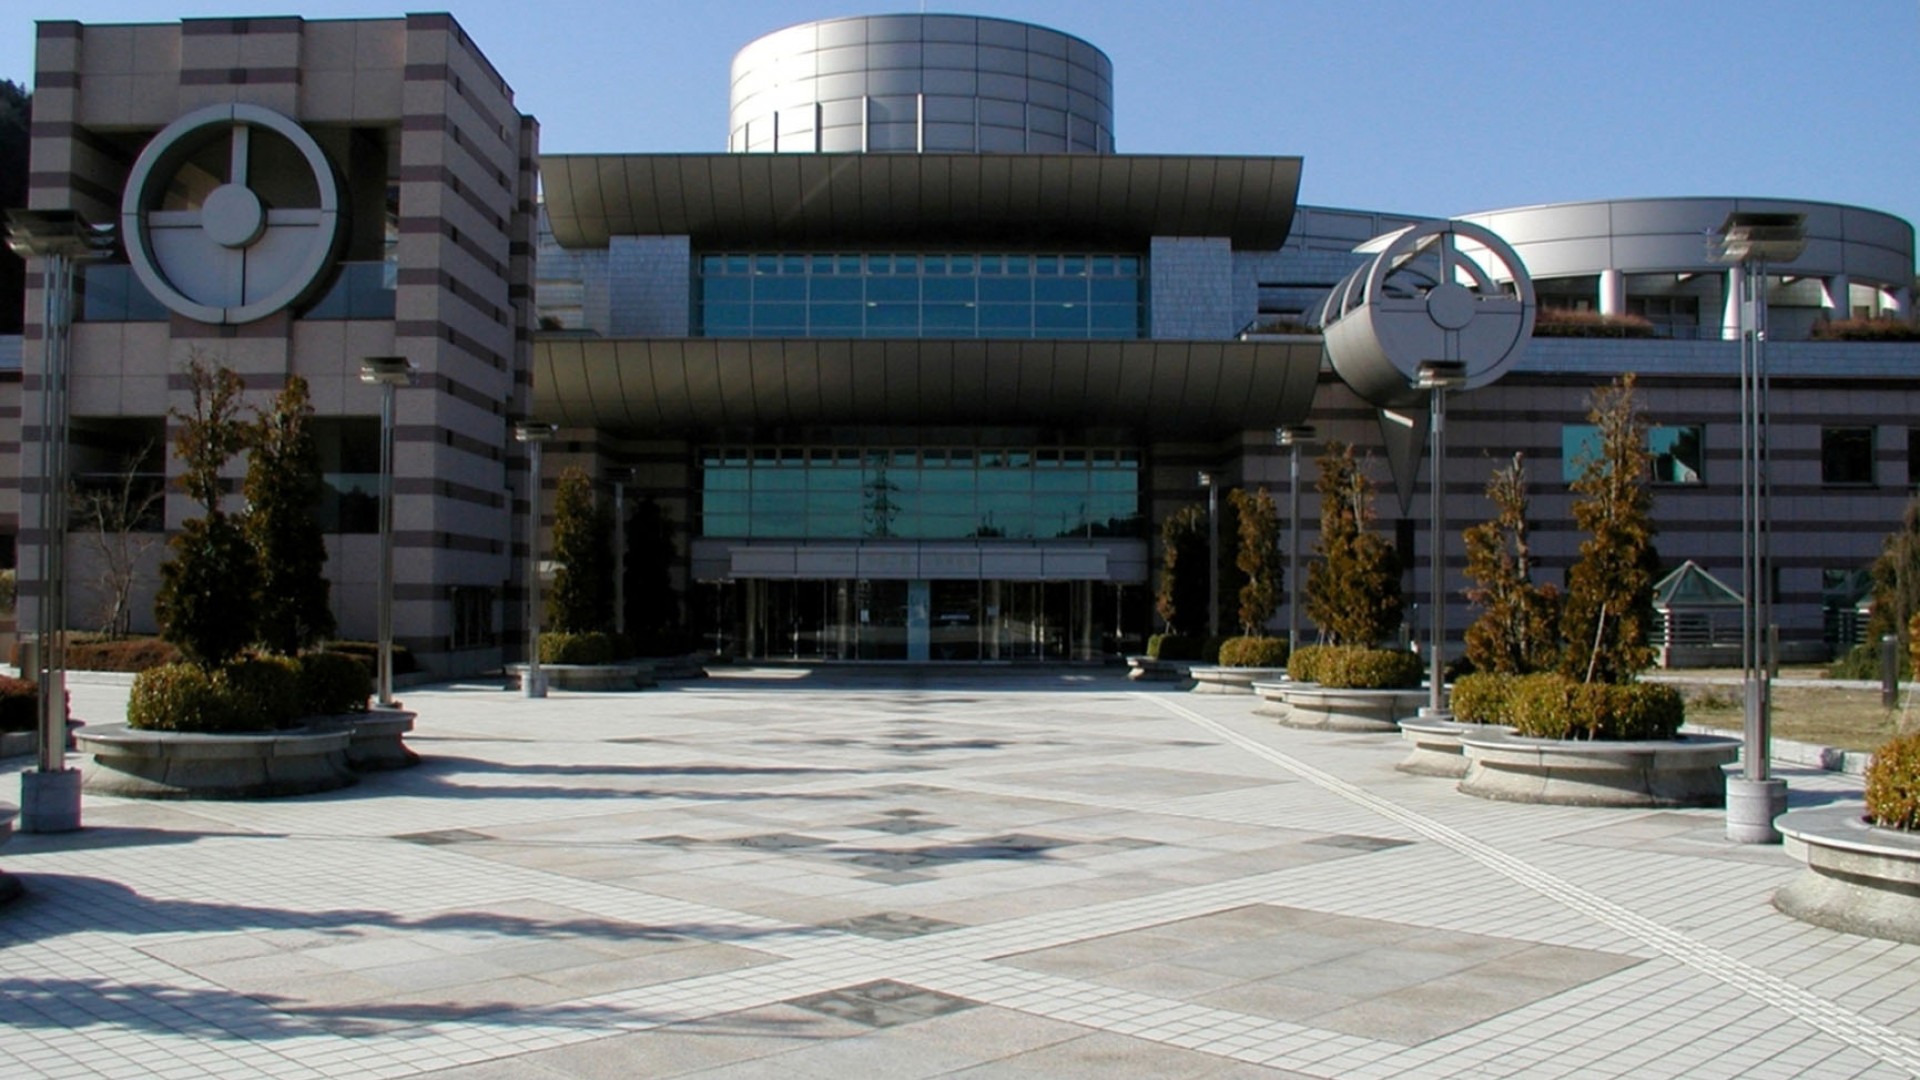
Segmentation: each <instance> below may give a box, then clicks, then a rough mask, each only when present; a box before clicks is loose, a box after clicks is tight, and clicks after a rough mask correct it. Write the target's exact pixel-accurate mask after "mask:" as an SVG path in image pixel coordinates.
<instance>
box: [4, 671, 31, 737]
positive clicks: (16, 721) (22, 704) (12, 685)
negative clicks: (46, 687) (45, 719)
mask: <svg viewBox="0 0 1920 1080" xmlns="http://www.w3.org/2000/svg"><path fill="white" fill-rule="evenodd" d="M39 726H40V684H39V683H36V682H34V681H33V680H32V679H16V678H14V677H12V676H11V675H0V731H33V730H35V729H37V728H38V727H39Z"/></svg>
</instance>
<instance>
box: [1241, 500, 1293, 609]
mask: <svg viewBox="0 0 1920 1080" xmlns="http://www.w3.org/2000/svg"><path fill="white" fill-rule="evenodd" d="M1227 501H1228V502H1230V503H1232V504H1233V509H1234V513H1235V515H1236V516H1237V517H1238V524H1239V529H1238V531H1239V534H1240V547H1239V551H1238V552H1237V554H1236V555H1235V557H1234V566H1235V567H1236V568H1238V569H1239V571H1240V572H1241V573H1242V574H1244V575H1246V581H1245V583H1244V584H1242V585H1241V586H1240V597H1239V599H1240V632H1241V633H1243V634H1247V635H1250V636H1252V635H1263V634H1265V632H1266V627H1267V620H1269V619H1271V618H1273V614H1274V612H1276V611H1279V610H1280V594H1281V590H1282V589H1283V588H1284V587H1285V585H1286V568H1285V566H1284V564H1283V563H1282V562H1281V561H1280V512H1279V510H1277V509H1276V508H1275V507H1274V505H1273V496H1271V495H1269V494H1267V489H1266V488H1260V489H1258V490H1257V491H1253V492H1247V491H1245V490H1242V489H1240V488H1235V489H1233V491H1232V492H1231V493H1229V494H1228V496H1227Z"/></svg>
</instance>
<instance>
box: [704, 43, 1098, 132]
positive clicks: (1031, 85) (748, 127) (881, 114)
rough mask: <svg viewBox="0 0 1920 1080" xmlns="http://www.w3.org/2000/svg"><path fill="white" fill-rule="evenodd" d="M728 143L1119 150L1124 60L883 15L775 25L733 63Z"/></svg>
mask: <svg viewBox="0 0 1920 1080" xmlns="http://www.w3.org/2000/svg"><path fill="white" fill-rule="evenodd" d="M731 101H732V109H731V113H730V116H729V120H728V127H729V132H728V136H727V149H729V150H731V151H734V152H736V153H739V152H779V153H832V152H875V153H881V152H893V153H916V152H930V153H1069V152H1071V153H1090V154H1111V153H1113V63H1112V61H1110V60H1108V59H1107V55H1106V54H1105V53H1103V52H1101V51H1100V50H1099V49H1096V48H1094V47H1093V46H1092V45H1089V44H1088V43H1086V42H1085V41H1082V40H1080V39H1079V38H1077V37H1073V36H1071V35H1068V34H1063V33H1060V32H1059V31H1058V30H1049V29H1047V28H1045V27H1042V26H1032V25H1029V24H1027V23H1020V22H1012V21H1010V20H1007V19H983V18H975V17H973V16H967V15H875V16H865V17H854V18H845V19H829V20H826V21H824V22H811V23H803V24H801V25H799V26H790V27H788V28H787V29H785V30H777V31H775V32H773V33H771V34H768V35H767V36H765V37H763V38H760V39H758V40H757V41H754V42H752V43H751V44H749V45H748V46H747V47H746V48H744V49H741V50H740V51H739V53H737V54H735V56H734V58H733V93H732V98H731Z"/></svg>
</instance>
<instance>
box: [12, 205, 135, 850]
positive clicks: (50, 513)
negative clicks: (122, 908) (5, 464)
mask: <svg viewBox="0 0 1920 1080" xmlns="http://www.w3.org/2000/svg"><path fill="white" fill-rule="evenodd" d="M113 245H114V229H113V227H112V226H110V225H109V226H99V225H93V224H90V223H89V222H88V221H87V220H86V219H84V218H82V217H81V216H80V215H79V214H77V213H75V212H74V211H72V210H9V211H7V246H8V247H9V248H11V249H13V252H14V254H16V255H19V256H20V257H21V258H22V259H35V258H37V259H40V260H41V273H40V298H41V318H40V331H41V333H40V343H41V348H40V439H39V443H40V470H39V477H38V480H39V496H40V500H39V505H40V513H39V520H38V525H39V530H40V544H39V559H38V565H37V567H36V571H37V572H38V574H39V578H40V581H39V585H40V593H39V597H38V602H37V604H36V605H35V608H34V617H35V625H34V629H35V633H36V640H35V646H34V650H33V656H34V667H35V672H34V676H35V679H36V681H37V682H38V683H39V686H40V694H39V698H38V702H37V704H38V706H39V715H38V718H37V723H36V729H37V733H38V738H37V746H38V762H37V765H38V767H37V768H35V769H33V770H30V771H27V772H23V773H21V774H20V819H19V827H20V830H21V831H22V832H70V831H72V830H74V829H78V828H79V827H80V773H79V770H77V769H69V768H67V709H66V701H67V693H66V643H65V640H64V633H63V632H64V631H65V630H66V621H67V567H66V562H67V559H66V541H67V371H68V367H69V360H68V356H67V352H68V347H69V340H68V339H69V337H70V331H71V329H72V326H73V297H74V266H75V265H76V264H78V263H82V262H88V261H91V260H94V259H98V258H102V257H104V256H106V255H107V254H109V253H110V252H112V250H113Z"/></svg>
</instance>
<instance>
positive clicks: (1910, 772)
mask: <svg viewBox="0 0 1920 1080" xmlns="http://www.w3.org/2000/svg"><path fill="white" fill-rule="evenodd" d="M1866 799H1867V817H1869V818H1870V819H1872V821H1873V823H1874V824H1875V825H1879V826H1882V827H1884V828H1888V829H1906V830H1909V831H1912V830H1915V829H1920V731H1917V732H1909V733H1907V734H1905V735H1895V736H1894V737H1893V738H1891V739H1888V740H1887V741H1886V742H1884V743H1881V744H1880V748H1879V749H1877V750H1875V751H1874V752H1873V764H1871V765H1869V766H1867V790H1866Z"/></svg>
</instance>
